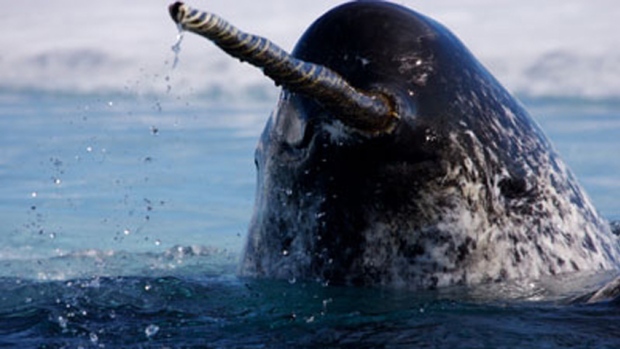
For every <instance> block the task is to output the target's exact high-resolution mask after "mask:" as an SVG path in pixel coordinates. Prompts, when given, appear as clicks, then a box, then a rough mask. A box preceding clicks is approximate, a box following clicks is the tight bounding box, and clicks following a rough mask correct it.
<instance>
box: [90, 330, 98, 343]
mask: <svg viewBox="0 0 620 349" xmlns="http://www.w3.org/2000/svg"><path fill="white" fill-rule="evenodd" d="M90 341H91V342H93V344H97V342H98V341H99V336H97V334H96V333H93V332H91V333H90Z"/></svg>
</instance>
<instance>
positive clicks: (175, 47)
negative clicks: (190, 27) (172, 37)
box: [171, 24, 184, 69]
mask: <svg viewBox="0 0 620 349" xmlns="http://www.w3.org/2000/svg"><path fill="white" fill-rule="evenodd" d="M177 28H178V29H179V32H178V33H177V40H176V42H175V43H174V45H172V47H171V49H172V52H174V61H173V62H172V69H174V68H176V66H177V65H178V64H179V54H180V53H181V42H183V33H184V31H183V27H182V26H181V25H180V24H177Z"/></svg>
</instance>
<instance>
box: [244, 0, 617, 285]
mask: <svg viewBox="0 0 620 349" xmlns="http://www.w3.org/2000/svg"><path fill="white" fill-rule="evenodd" d="M293 55H294V56H296V57H298V58H301V59H303V60H306V61H309V62H313V63H318V64H323V65H325V66H327V67H329V68H331V69H333V70H334V71H336V72H338V73H340V74H341V75H342V76H343V77H344V78H345V79H346V80H348V81H349V82H350V83H351V84H353V85H354V86H356V87H358V88H361V89H365V90H381V91H384V92H385V93H387V94H388V95H390V96H392V98H394V100H395V101H396V103H397V105H398V108H399V114H400V117H401V120H400V121H399V123H398V124H397V126H396V128H395V129H394V130H393V131H392V132H389V133H387V134H374V135H373V134H368V133H363V132H358V131H356V130H354V129H352V128H349V127H347V126H344V125H343V124H342V123H340V122H339V121H337V119H336V118H335V117H334V115H331V114H330V111H329V110H326V109H325V108H323V107H322V106H321V105H319V104H318V103H316V102H315V101H313V100H312V99H311V98H308V97H304V96H301V95H298V94H295V93H292V92H290V91H287V90H283V91H282V94H281V97H280V100H279V102H278V105H277V108H276V110H275V111H274V113H273V115H272V117H271V119H270V120H269V122H268V124H267V126H266V128H265V131H264V133H263V135H262V138H261V140H260V143H259V145H258V149H257V151H256V163H257V168H258V185H257V190H256V203H255V211H254V216H253V218H252V221H251V224H250V228H249V236H248V240H247V245H246V248H245V252H244V256H243V259H242V263H241V268H240V273H241V275H246V276H257V277H269V278H287V279H290V278H296V279H312V280H322V281H327V282H331V283H338V284H354V285H388V286H395V287H407V288H432V287H438V286H446V285H454V284H461V285H469V284H475V283H481V282H487V281H501V280H506V279H515V278H539V277H542V276H546V275H555V274H559V273H567V272H575V271H588V270H608V269H614V268H617V267H618V263H619V261H620V251H619V247H618V244H617V243H616V241H615V240H614V237H613V236H612V234H611V231H610V228H609V225H608V224H607V222H605V221H604V220H602V219H601V218H600V217H599V216H598V214H597V212H596V211H595V209H594V207H593V206H592V204H591V203H590V200H589V199H588V197H587V195H586V194H585V193H584V191H583V190H582V188H581V187H580V186H579V184H578V183H577V181H576V180H575V178H574V177H573V175H572V174H571V172H570V171H569V170H568V168H567V167H566V166H565V164H564V162H563V161H562V160H561V159H560V158H559V156H558V155H557V153H556V152H555V150H554V149H553V147H552V145H551V144H550V142H549V141H548V140H547V138H546V137H545V136H544V134H543V132H542V131H541V130H540V129H539V127H538V126H537V125H536V123H535V122H534V121H532V119H531V117H530V116H529V115H528V113H527V112H526V111H525V110H524V109H523V107H522V106H521V105H520V104H519V103H518V102H517V101H516V100H515V99H514V98H513V97H512V96H511V95H510V94H509V93H508V92H507V91H506V90H505V89H504V88H503V87H502V86H501V85H500V84H499V83H498V82H497V81H496V80H495V79H494V78H493V77H492V76H491V75H490V74H489V72H488V71H487V70H486V69H485V68H484V67H482V66H481V64H480V63H479V62H478V61H477V60H476V59H475V58H474V57H473V56H472V55H471V53H470V52H469V51H468V50H467V49H466V48H465V47H464V46H463V44H462V43H461V42H460V41H459V40H458V39H457V38H456V37H455V36H454V35H453V34H451V33H450V32H449V31H448V30H447V29H445V28H444V27H443V26H441V25H440V24H438V23H436V22H434V21H433V20H431V19H429V18H426V17H424V16H422V15H420V14H417V13H415V12H413V11H411V10H409V9H406V8H403V7H401V6H398V5H395V4H390V3H384V2H373V1H364V2H354V3H349V4H345V5H343V6H340V7H338V8H336V9H334V10H332V11H330V12H328V13H327V14H325V15H324V16H323V17H321V18H320V19H319V20H317V21H316V22H315V23H314V24H313V25H312V26H311V27H310V28H309V29H308V31H307V32H306V33H305V34H304V36H303V37H302V39H301V40H300V41H299V43H298V44H297V47H296V48H295V51H294V53H293Z"/></svg>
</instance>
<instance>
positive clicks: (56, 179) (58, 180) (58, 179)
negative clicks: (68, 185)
mask: <svg viewBox="0 0 620 349" xmlns="http://www.w3.org/2000/svg"><path fill="white" fill-rule="evenodd" d="M60 183H62V181H61V180H60V178H54V184H56V185H60Z"/></svg>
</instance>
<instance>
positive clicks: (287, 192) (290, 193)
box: [284, 189, 293, 196]
mask: <svg viewBox="0 0 620 349" xmlns="http://www.w3.org/2000/svg"><path fill="white" fill-rule="evenodd" d="M284 192H285V193H286V195H288V196H291V195H293V189H286V190H285V191H284Z"/></svg>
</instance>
